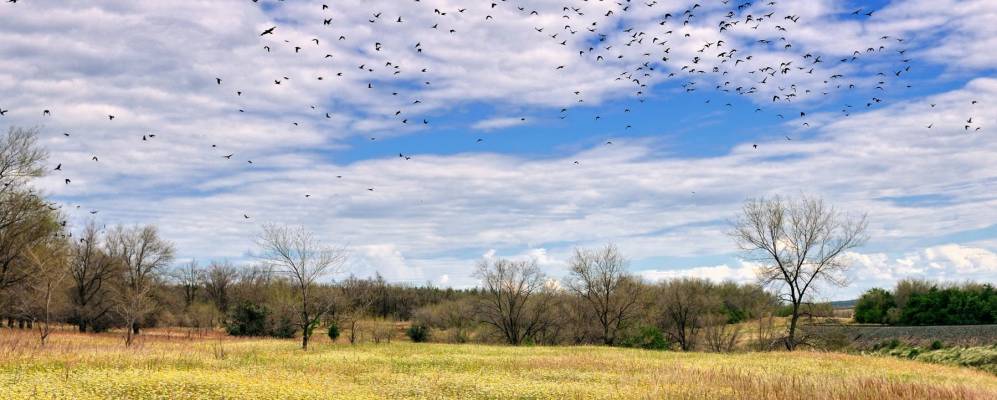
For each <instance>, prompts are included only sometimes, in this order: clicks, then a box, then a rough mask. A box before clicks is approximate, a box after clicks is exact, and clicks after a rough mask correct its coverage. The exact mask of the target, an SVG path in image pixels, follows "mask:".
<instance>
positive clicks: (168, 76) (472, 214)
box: [0, 0, 997, 300]
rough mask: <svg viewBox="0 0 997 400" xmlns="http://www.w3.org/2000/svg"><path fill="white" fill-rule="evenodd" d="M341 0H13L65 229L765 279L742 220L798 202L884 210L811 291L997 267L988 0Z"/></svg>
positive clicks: (17, 75)
mask: <svg viewBox="0 0 997 400" xmlns="http://www.w3.org/2000/svg"><path fill="white" fill-rule="evenodd" d="M326 4H327V5H328V7H327V8H325V7H324V6H323V3H321V2H312V1H286V2H284V1H272V0H259V1H258V2H256V1H251V0H238V1H236V0H232V1H228V0H214V1H185V2H163V1H89V2H78V1H57V0H52V1H47V0H19V1H17V2H15V3H7V2H5V3H3V4H2V5H0V111H4V114H3V115H2V116H0V128H3V129H6V128H7V127H9V126H22V127H37V128H38V129H39V132H40V135H41V143H42V144H43V145H44V146H45V147H46V148H47V149H48V150H49V152H50V158H49V161H48V162H49V163H50V164H52V168H54V166H55V165H58V164H62V168H61V170H60V171H51V173H50V174H49V175H48V176H46V177H44V178H41V179H39V180H37V181H35V182H34V183H33V184H34V185H35V186H36V187H37V188H38V189H39V190H41V191H42V192H44V193H47V194H48V195H49V196H50V197H51V198H52V199H54V200H56V201H58V202H60V203H62V204H63V207H64V210H65V213H66V214H67V217H68V218H69V220H70V224H71V225H72V227H74V228H75V229H78V228H79V227H80V226H82V225H83V224H85V223H86V222H87V221H88V220H91V219H92V220H94V221H96V222H97V223H99V224H102V225H112V224H128V225H130V224H155V225H157V226H158V227H159V229H160V232H161V234H162V235H163V236H164V237H165V238H166V239H168V240H170V241H172V242H173V243H174V244H175V245H176V248H177V256H178V257H177V262H178V263H182V262H187V261H189V260H191V259H196V260H198V261H199V262H200V263H202V264H206V263H208V262H211V261H222V260H228V261H230V262H233V263H235V264H240V265H245V264H249V263H252V262H255V260H256V259H255V257H254V253H255V252H256V251H257V247H256V240H255V238H256V237H257V236H258V235H259V233H260V231H261V226H262V225H263V224H264V223H267V222H276V223H286V224H292V225H302V226H304V227H306V228H307V229H308V230H310V231H313V232H315V234H316V235H317V236H319V237H320V238H321V239H322V240H323V241H325V242H327V243H330V244H336V245H342V246H347V247H348V248H349V252H350V262H349V265H348V266H347V270H346V271H345V272H344V273H343V274H340V275H338V276H336V277H334V278H335V279H341V278H342V277H344V276H346V275H347V274H351V273H352V274H356V275H360V276H369V275H372V274H374V273H380V274H381V275H382V276H384V277H385V279H387V280H389V281H392V282H400V283H411V284H424V283H427V282H428V283H430V284H433V285H437V286H452V287H469V286H473V285H475V283H476V282H475V279H474V278H473V276H472V272H473V269H474V265H475V263H476V262H477V261H478V260H480V259H482V258H488V257H508V258H517V259H525V258H533V259H535V260H536V261H537V262H538V264H539V265H540V266H541V268H543V270H544V271H545V272H546V273H548V274H550V275H551V276H552V277H555V278H556V277H562V276H564V275H565V273H566V270H567V261H568V259H569V258H570V256H571V253H572V251H573V250H574V249H575V248H597V247H601V246H604V245H606V244H608V243H613V244H615V245H617V246H618V247H619V248H620V250H621V251H622V252H623V253H624V254H625V255H626V256H627V257H628V258H629V260H630V268H631V270H632V271H633V273H635V274H637V275H639V276H641V277H643V278H645V279H647V280H651V281H654V280H660V279H667V278H673V277H679V276H697V277H706V278H710V279H714V280H734V281H738V282H753V281H754V279H755V277H754V273H753V271H754V268H755V267H756V265H755V264H753V263H752V262H749V261H746V260H744V259H743V256H744V255H743V254H741V253H739V252H738V249H737V247H736V245H735V243H734V242H733V241H732V240H731V238H730V236H729V235H728V232H729V231H730V222H729V221H731V220H732V219H733V218H736V217H737V215H738V212H740V210H741V206H742V204H743V203H744V201H745V200H746V199H750V198H757V197H764V196H774V195H782V196H799V195H803V194H807V195H812V196H819V197H821V198H823V199H825V200H826V201H827V202H828V203H829V204H831V205H834V206H835V207H836V209H838V210H840V211H842V212H844V213H848V214H853V215H858V214H862V213H865V214H868V220H869V227H868V234H869V236H870V240H869V241H868V242H867V243H866V244H865V245H864V246H862V247H859V248H855V249H853V250H852V251H851V252H849V253H848V254H847V255H846V256H847V259H848V260H849V262H850V264H851V266H852V268H851V270H850V272H849V273H848V274H849V276H850V278H851V281H852V282H851V284H850V285H849V286H847V287H845V288H822V289H821V291H820V292H819V293H817V297H818V298H820V299H830V300H837V299H848V298H854V297H856V296H858V295H859V294H860V293H861V292H862V291H864V290H866V289H868V288H871V287H876V286H879V287H890V286H892V285H893V283H894V282H895V281H897V280H898V279H903V278H926V279H937V280H945V281H967V280H977V281H990V282H993V281H994V280H995V277H997V211H995V210H997V190H995V188H997V139H995V135H997V111H995V110H997V76H995V71H997V52H994V51H993V49H995V48H997V2H994V1H991V0H965V1H945V0H940V1H939V0H907V1H870V2H859V1H831V0H807V1H786V0H778V1H775V2H754V3H746V2H737V1H735V0H731V1H727V2H724V1H719V0H718V1H703V0H699V1H698V2H697V1H678V0H676V1H666V0H659V1H653V0H650V1H647V0H642V1H637V2H622V1H621V2H612V1H597V0H587V1H582V0H557V1H554V0H537V1H531V2H527V1H516V0H510V1H502V0H495V1H494V3H492V2H470V1H467V0H458V1H454V0H416V1H413V0H396V1H381V0H374V1H369V0H368V1H358V0H341V1H335V2H332V1H327V2H326ZM269 28H274V29H273V30H272V31H268V29H269ZM264 32H269V33H264ZM45 110H48V111H49V112H48V113H45V112H44V111H45ZM109 116H114V118H113V119H111V118H110V117H109ZM225 156H230V157H228V158H226V157H225ZM94 158H96V160H95V159H94ZM65 179H70V180H71V183H69V184H66V183H65ZM93 212H96V213H93ZM247 217H248V218H247Z"/></svg>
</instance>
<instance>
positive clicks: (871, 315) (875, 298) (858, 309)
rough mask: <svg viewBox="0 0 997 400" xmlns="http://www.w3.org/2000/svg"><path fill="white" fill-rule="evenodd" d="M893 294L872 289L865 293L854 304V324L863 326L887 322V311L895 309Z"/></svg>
mask: <svg viewBox="0 0 997 400" xmlns="http://www.w3.org/2000/svg"><path fill="white" fill-rule="evenodd" d="M896 305H897V304H896V302H895V301H894V300H893V294H892V293H890V292H888V291H886V290H883V289H880V288H873V289H870V290H869V291H867V292H865V293H864V294H863V295H862V297H860V298H859V300H858V302H856V303H855V322H858V323H864V324H883V323H886V322H888V320H887V311H889V309H890V308H893V307H896Z"/></svg>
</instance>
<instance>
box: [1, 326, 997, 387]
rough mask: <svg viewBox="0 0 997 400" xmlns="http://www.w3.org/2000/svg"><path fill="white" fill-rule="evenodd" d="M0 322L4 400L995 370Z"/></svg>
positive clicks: (890, 376)
mask: <svg viewBox="0 0 997 400" xmlns="http://www.w3.org/2000/svg"><path fill="white" fill-rule="evenodd" d="M141 338H142V339H141V341H140V342H139V343H138V344H137V345H136V346H133V347H132V348H128V349H126V348H125V347H124V346H123V343H122V340H121V338H120V336H116V335H110V334H108V335H81V334H78V333H70V332H59V333H56V334H53V336H52V337H50V339H49V343H48V344H47V345H46V346H45V347H44V348H42V347H39V346H37V337H36V336H35V335H33V334H31V333H26V332H11V331H10V330H0V399H25V398H31V399H47V398H67V399H68V398H72V399H93V398H100V399H112V398H113V399H118V398H137V399H176V398H212V399H305V398H323V399H330V398H332V399H336V398H343V399H346V398H351V399H352V398H361V399H363V398H371V399H373V398H433V399H435V398H533V399H583V398H585V399H588V398H597V399H602V398H604V399H609V398H633V399H643V398H676V399H703V398H705V399H728V398H733V399H797V398H807V399H992V398H997V377H994V376H993V375H990V374H987V373H984V372H980V371H974V370H970V369H963V368H957V367H950V366H942V365H933V364H926V363H919V362H915V361H909V360H901V359H893V358H885V357H869V356H858V355H845V354H834V353H809V352H796V353H742V354H727V355H724V354H706V353H677V352H654V351H644V350H630V349H615V348H605V347H520V348H514V347H501V346H484V345H448V344H413V343H395V342H392V343H391V344H381V345H373V344H365V345H358V346H355V347H354V346H349V345H346V344H333V343H329V342H328V340H326V341H325V342H320V343H316V344H315V346H314V349H312V350H310V351H308V352H307V353H305V352H302V351H301V350H299V349H298V343H297V342H295V341H284V340H271V339H230V338H218V337H215V338H209V339H188V338H185V337H183V336H181V335H170V334H165V333H163V332H155V331H154V332H150V333H149V334H147V335H143V336H142V337H141Z"/></svg>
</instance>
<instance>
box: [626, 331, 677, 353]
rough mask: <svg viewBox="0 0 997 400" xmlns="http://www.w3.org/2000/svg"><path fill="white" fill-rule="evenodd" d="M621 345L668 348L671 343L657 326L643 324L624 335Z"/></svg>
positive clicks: (641, 347)
mask: <svg viewBox="0 0 997 400" xmlns="http://www.w3.org/2000/svg"><path fill="white" fill-rule="evenodd" d="M619 343H620V346H623V347H635V348H640V349H647V350H668V348H669V347H671V344H670V343H668V340H667V339H665V335H664V334H662V333H661V330H660V329H658V328H657V327H655V326H646V325H645V326H641V327H639V328H637V330H636V331H635V332H632V333H631V334H629V335H626V336H624V337H623V338H622V339H621V340H620V342H619Z"/></svg>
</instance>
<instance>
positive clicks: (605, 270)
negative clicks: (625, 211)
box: [565, 245, 640, 345]
mask: <svg viewBox="0 0 997 400" xmlns="http://www.w3.org/2000/svg"><path fill="white" fill-rule="evenodd" d="M569 264H570V266H571V273H570V275H569V276H568V277H567V279H565V285H566V286H567V287H568V289H570V290H571V291H572V292H574V293H575V294H576V295H578V296H579V297H581V298H582V299H583V300H584V302H585V304H587V305H588V308H589V311H590V313H591V315H592V317H594V318H595V320H596V321H597V322H598V323H599V327H600V328H601V330H602V333H601V337H600V338H599V339H600V340H601V341H602V343H603V344H607V345H611V344H613V343H614V342H615V341H616V336H617V333H618V332H619V331H620V330H621V329H623V328H626V326H627V324H628V323H630V322H631V321H632V320H633V319H634V317H635V316H636V313H637V311H638V304H637V299H638V298H639V296H640V292H639V289H640V286H639V285H638V284H637V283H636V282H635V281H634V279H633V277H631V276H630V274H629V273H628V272H627V266H628V262H627V260H626V258H624V257H623V255H622V254H620V251H619V250H618V249H617V248H616V246H613V245H608V246H606V247H605V248H603V249H601V250H599V251H590V250H580V249H575V254H574V256H573V257H572V259H571V261H569Z"/></svg>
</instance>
